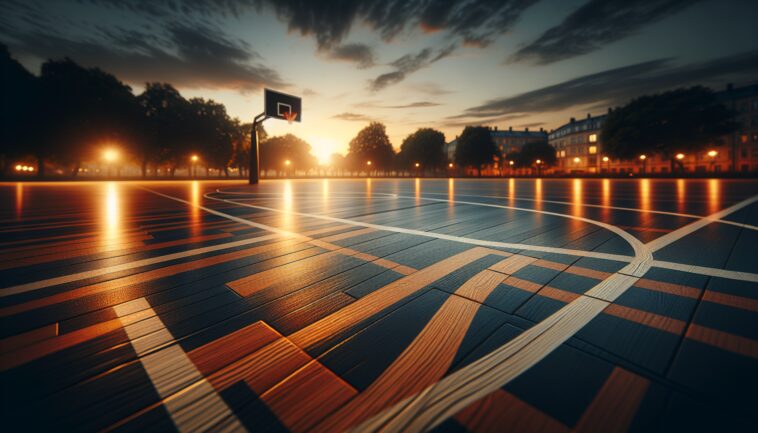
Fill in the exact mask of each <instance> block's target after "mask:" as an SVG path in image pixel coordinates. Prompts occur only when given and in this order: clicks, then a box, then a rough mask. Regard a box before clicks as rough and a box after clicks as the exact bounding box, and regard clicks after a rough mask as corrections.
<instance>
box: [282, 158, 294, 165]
mask: <svg viewBox="0 0 758 433" xmlns="http://www.w3.org/2000/svg"><path fill="white" fill-rule="evenodd" d="M290 164H292V163H291V162H290V160H289V159H285V160H284V165H286V166H289V165H290Z"/></svg>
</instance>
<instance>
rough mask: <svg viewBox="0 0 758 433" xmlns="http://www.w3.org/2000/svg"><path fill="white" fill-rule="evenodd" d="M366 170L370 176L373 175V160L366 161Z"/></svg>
mask: <svg viewBox="0 0 758 433" xmlns="http://www.w3.org/2000/svg"><path fill="white" fill-rule="evenodd" d="M366 167H367V168H366V171H367V172H368V176H369V177H371V161H370V160H369V161H366Z"/></svg>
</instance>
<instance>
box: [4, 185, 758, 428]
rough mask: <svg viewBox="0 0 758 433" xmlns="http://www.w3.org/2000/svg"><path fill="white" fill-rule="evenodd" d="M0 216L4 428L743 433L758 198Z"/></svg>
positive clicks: (88, 192)
mask: <svg viewBox="0 0 758 433" xmlns="http://www.w3.org/2000/svg"><path fill="white" fill-rule="evenodd" d="M0 197H1V198H2V200H3V203H4V206H3V208H2V209H1V212H2V213H1V214H0V233H1V234H2V237H1V238H0V245H1V246H2V250H1V251H0V257H2V260H0V285H1V286H2V289H0V334H2V335H0V344H1V345H2V358H1V359H0V380H2V387H3V397H2V398H3V401H2V410H3V414H2V416H3V420H4V426H6V428H5V429H4V430H5V431H44V432H63V431H139V432H146V431H181V432H191V431H192V432H194V431H250V432H257V431H282V432H295V433H305V432H335V431H336V432H340V431H380V430H381V431H412V432H420V431H439V432H442V431H457V432H465V431H468V432H500V431H513V432H571V431H578V432H590V431H593V432H672V431H724V432H739V431H751V432H753V431H756V430H757V429H758V415H756V412H755V408H756V407H758V393H756V389H758V362H757V360H758V247H756V245H758V231H757V230H758V181H737V180H646V179H641V180H637V179H635V180H586V179H585V180H579V179H576V180H539V179H538V180H512V179H511V180H509V179H498V180H452V179H450V180H447V179H434V180H433V179H428V180H427V179H401V180H398V179H361V180H301V181H266V182H263V183H262V184H260V185H258V186H255V187H250V186H247V185H245V184H243V183H242V182H162V183H157V182H156V183H150V182H134V183H130V182H124V183H119V182H116V183H109V182H103V183H39V184H30V183H25V184H0Z"/></svg>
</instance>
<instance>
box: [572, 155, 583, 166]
mask: <svg viewBox="0 0 758 433" xmlns="http://www.w3.org/2000/svg"><path fill="white" fill-rule="evenodd" d="M581 161H582V160H581V159H579V157H578V156H577V157H574V163H576V164H579V163H580V162H581Z"/></svg>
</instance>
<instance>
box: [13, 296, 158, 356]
mask: <svg viewBox="0 0 758 433" xmlns="http://www.w3.org/2000/svg"><path fill="white" fill-rule="evenodd" d="M154 314H155V313H154V312H153V311H152V309H150V310H145V311H138V312H135V313H133V314H130V315H129V316H125V317H122V318H120V319H118V318H117V319H112V320H107V321H105V322H100V323H98V324H95V325H92V326H88V327H86V328H81V329H77V330H75V331H71V332H67V333H65V334H60V335H58V336H56V337H52V338H47V339H45V340H42V341H39V342H37V343H34V344H31V345H28V346H24V347H20V348H19V349H17V350H15V351H13V352H6V351H3V352H2V354H0V371H5V370H8V369H10V368H13V367H17V366H19V365H23V364H26V363H27V362H31V361H34V360H35V359H39V358H42V357H44V356H47V355H50V354H53V353H55V352H58V351H61V350H63V349H68V348H69V347H73V346H76V345H77V344H80V343H84V342H86V341H89V340H92V339H93V338H97V337H100V336H103V335H105V334H107V333H109V332H112V331H115V330H117V329H122V328H123V326H124V325H126V324H129V323H134V322H138V321H140V320H144V319H146V318H149V317H151V316H152V315H154Z"/></svg>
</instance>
